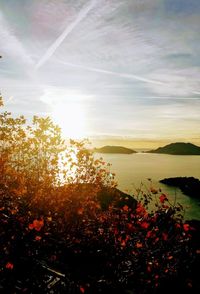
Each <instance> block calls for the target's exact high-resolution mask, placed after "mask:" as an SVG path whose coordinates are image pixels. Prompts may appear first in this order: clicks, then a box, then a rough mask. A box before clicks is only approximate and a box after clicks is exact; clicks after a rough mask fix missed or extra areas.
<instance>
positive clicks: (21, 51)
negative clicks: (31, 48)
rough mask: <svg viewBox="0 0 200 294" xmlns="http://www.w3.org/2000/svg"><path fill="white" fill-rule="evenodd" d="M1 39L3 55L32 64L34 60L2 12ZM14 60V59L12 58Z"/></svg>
mask: <svg viewBox="0 0 200 294" xmlns="http://www.w3.org/2000/svg"><path fill="white" fill-rule="evenodd" d="M0 40H1V55H3V57H4V58H6V57H7V58H13V59H15V61H20V62H22V63H23V64H24V65H26V66H27V65H28V66H32V65H33V60H32V58H31V56H30V54H29V53H28V52H27V50H26V49H25V48H24V45H23V44H22V42H21V41H20V40H19V38H18V37H17V36H16V34H15V32H14V30H13V28H12V26H11V25H9V24H8V23H7V21H6V20H5V17H4V15H3V14H2V13H1V12H0ZM12 62H13V60H12Z"/></svg>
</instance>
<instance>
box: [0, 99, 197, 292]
mask: <svg viewBox="0 0 200 294" xmlns="http://www.w3.org/2000/svg"><path fill="white" fill-rule="evenodd" d="M0 104H1V106H2V105H3V102H2V100H0ZM85 143H86V142H85V141H82V142H75V141H71V142H70V144H69V145H66V143H65V141H64V140H63V139H62V137H61V130H60V129H59V127H58V126H55V125H54V124H53V123H52V121H51V119H50V118H38V117H34V118H33V122H32V124H31V125H28V124H27V122H26V120H25V118H24V117H23V116H21V117H18V118H14V117H13V116H12V115H11V114H10V113H8V112H3V113H2V114H0V226H1V230H0V239H1V260H0V275H1V276H0V289H1V290H2V292H4V293H93V294H94V293H159V292H162V293H167V292H168V291H169V290H171V291H172V290H177V291H178V290H184V291H185V290H187V291H188V293H190V291H194V290H198V283H197V281H198V277H196V276H194V265H195V264H196V263H197V260H198V259H197V257H198V256H199V253H200V250H199V248H198V247H197V246H199V244H198V245H195V244H193V240H192V235H193V233H194V228H192V227H191V226H190V225H189V224H188V223H184V221H183V216H182V213H181V212H182V209H183V208H182V207H181V205H178V204H177V205H175V204H170V202H169V201H168V199H167V196H166V195H164V194H162V192H161V191H158V190H156V189H155V188H154V187H152V186H151V181H150V182H149V183H150V189H149V190H146V191H142V190H141V189H138V190H137V193H136V195H135V198H136V200H137V205H136V206H135V205H130V199H129V198H128V197H126V195H122V194H121V195H120V194H119V197H118V199H117V198H113V200H112V201H110V202H109V203H107V205H105V201H106V199H107V198H105V197H103V198H102V197H99V195H101V196H102V193H100V192H102V191H105V188H106V191H107V193H108V195H109V191H112V190H113V189H115V187H116V182H115V180H114V175H113V174H111V173H110V170H109V169H110V166H109V164H106V163H105V162H104V161H103V160H102V159H101V158H100V159H95V158H94V157H93V155H92V154H91V153H90V152H89V151H88V148H86V145H85ZM108 198H109V197H108ZM119 198H120V199H119ZM152 198H154V200H155V203H156V204H155V205H156V210H155V211H154V212H151V211H149V210H148V204H149V202H150V201H151V200H152ZM119 200H120V205H118V204H117V203H116V202H118V201H119Z"/></svg>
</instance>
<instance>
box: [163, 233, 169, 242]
mask: <svg viewBox="0 0 200 294" xmlns="http://www.w3.org/2000/svg"><path fill="white" fill-rule="evenodd" d="M162 238H163V240H164V241H166V240H167V239H168V235H167V233H162Z"/></svg>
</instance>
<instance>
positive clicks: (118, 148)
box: [94, 146, 137, 154]
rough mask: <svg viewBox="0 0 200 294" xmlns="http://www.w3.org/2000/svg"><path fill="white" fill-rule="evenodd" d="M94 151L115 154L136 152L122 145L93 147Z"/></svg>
mask: <svg viewBox="0 0 200 294" xmlns="http://www.w3.org/2000/svg"><path fill="white" fill-rule="evenodd" d="M94 152H97V153H116V154H132V153H137V152H136V151H135V150H132V149H129V148H126V147H122V146H103V147H101V148H95V149H94Z"/></svg>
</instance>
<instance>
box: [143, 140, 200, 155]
mask: <svg viewBox="0 0 200 294" xmlns="http://www.w3.org/2000/svg"><path fill="white" fill-rule="evenodd" d="M147 152H148V153H160V154H172V155H200V147H199V146H196V145H194V144H192V143H183V142H177V143H171V144H169V145H166V146H164V147H159V148H157V149H155V150H150V151H147Z"/></svg>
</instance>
